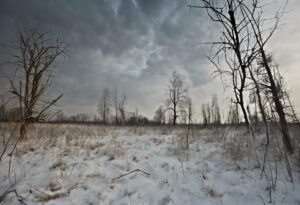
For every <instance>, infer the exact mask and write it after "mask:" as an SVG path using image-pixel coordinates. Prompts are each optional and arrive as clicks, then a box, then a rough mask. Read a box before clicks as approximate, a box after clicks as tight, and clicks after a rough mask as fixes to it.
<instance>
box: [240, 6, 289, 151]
mask: <svg viewBox="0 0 300 205" xmlns="http://www.w3.org/2000/svg"><path fill="white" fill-rule="evenodd" d="M240 7H241V8H242V11H243V16H244V17H245V18H246V19H247V21H248V22H249V24H250V25H251V28H252V32H253V34H254V37H255V43H256V44H257V46H258V51H259V58H260V64H261V66H262V67H263V68H264V70H265V72H266V74H267V77H268V82H269V84H268V85H266V87H267V88H269V89H270V91H271V93H272V101H273V102H274V104H275V110H276V112H277V115H278V118H279V123H280V130H281V132H282V138H283V143H284V145H285V148H286V150H287V151H288V152H289V153H290V154H293V153H294V147H293V144H292V141H291V137H290V133H289V128H288V123H287V120H286V114H285V111H284V106H283V105H282V98H281V97H280V89H278V86H277V83H276V76H274V72H272V70H273V69H272V66H271V60H270V58H269V55H268V53H267V51H266V45H267V43H268V42H269V40H270V39H271V37H272V36H273V34H274V32H275V31H276V30H277V29H278V26H279V20H280V18H281V16H282V15H283V13H284V11H281V12H276V14H275V16H274V18H272V19H273V20H274V22H273V26H272V28H270V29H268V32H267V33H266V32H265V30H266V28H265V26H264V25H265V24H264V21H265V20H264V19H263V17H262V14H263V9H262V7H261V6H259V5H258V1H257V0H252V5H251V6H249V5H247V4H245V3H244V2H241V4H240Z"/></svg>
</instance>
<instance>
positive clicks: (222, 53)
mask: <svg viewBox="0 0 300 205" xmlns="http://www.w3.org/2000/svg"><path fill="white" fill-rule="evenodd" d="M239 2H240V1H239V0H224V1H217V0H202V3H203V6H195V5H189V6H190V7H191V8H204V9H205V10H206V12H207V14H208V16H209V17H210V19H211V20H212V21H213V22H215V23H218V24H219V25H220V26H221V28H222V32H221V36H220V39H219V41H217V42H212V43H210V44H212V45H214V46H217V51H216V54H215V55H214V56H213V57H209V60H210V61H211V62H212V63H213V64H214V65H215V66H216V67H217V72H218V73H219V74H222V75H223V74H226V75H228V76H230V77H231V79H232V87H233V90H234V95H235V103H237V104H239V106H240V108H241V110H242V113H243V116H244V121H245V124H246V126H247V127H249V118H248V115H247V110H246V107H245V98H244V92H245V89H246V87H247V83H246V81H247V76H248V73H247V69H248V67H249V66H250V65H251V63H252V62H253V60H254V59H255V57H256V56H257V50H256V49H255V48H256V43H255V42H253V41H252V39H251V38H250V34H249V22H247V21H245V18H244V17H243V16H242V15H240V13H241V8H240V3H239ZM216 58H218V59H222V60H223V61H224V62H225V63H226V64H227V66H228V69H227V70H225V69H224V68H223V66H219V65H218V59H216Z"/></svg>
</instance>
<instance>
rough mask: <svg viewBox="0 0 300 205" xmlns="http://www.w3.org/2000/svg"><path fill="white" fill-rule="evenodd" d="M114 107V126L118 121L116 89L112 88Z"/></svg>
mask: <svg viewBox="0 0 300 205" xmlns="http://www.w3.org/2000/svg"><path fill="white" fill-rule="evenodd" d="M114 106H115V115H116V116H115V123H116V125H117V124H119V121H118V89H117V87H115V88H114Z"/></svg>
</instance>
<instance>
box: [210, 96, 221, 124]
mask: <svg viewBox="0 0 300 205" xmlns="http://www.w3.org/2000/svg"><path fill="white" fill-rule="evenodd" d="M211 121H212V124H215V125H219V124H221V113H220V107H219V104H218V96H217V95H216V94H214V95H213V96H212V101H211Z"/></svg>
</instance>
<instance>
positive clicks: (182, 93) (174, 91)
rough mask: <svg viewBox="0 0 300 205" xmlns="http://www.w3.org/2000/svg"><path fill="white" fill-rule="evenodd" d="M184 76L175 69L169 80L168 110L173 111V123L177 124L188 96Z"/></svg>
mask: <svg viewBox="0 0 300 205" xmlns="http://www.w3.org/2000/svg"><path fill="white" fill-rule="evenodd" d="M181 78H182V77H181V76H180V75H179V74H178V73H176V72H175V71H174V72H173V74H172V77H171V79H170V81H169V87H168V99H167V100H166V105H167V110H170V111H171V113H172V123H173V125H176V120H177V118H178V117H179V113H180V112H181V111H182V108H183V107H184V104H185V102H186V101H185V100H186V97H187V88H185V87H184V84H183V81H182V79H181Z"/></svg>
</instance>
